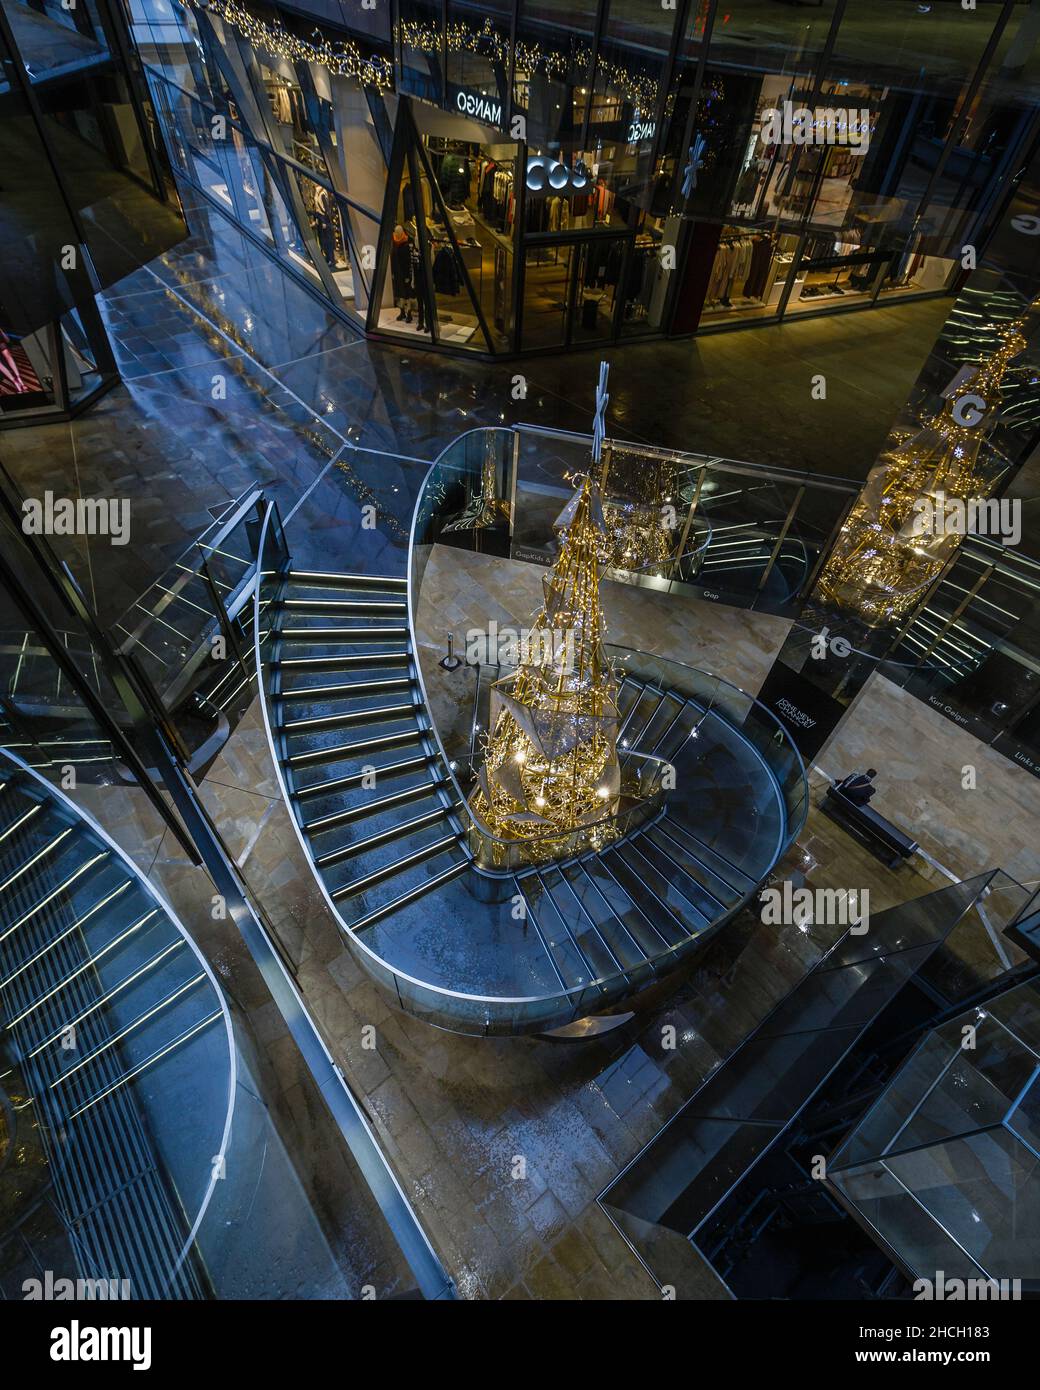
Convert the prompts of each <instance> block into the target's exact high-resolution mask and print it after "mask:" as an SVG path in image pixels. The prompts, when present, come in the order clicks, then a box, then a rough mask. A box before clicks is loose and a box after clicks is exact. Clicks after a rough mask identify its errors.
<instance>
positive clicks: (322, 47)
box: [179, 0, 394, 92]
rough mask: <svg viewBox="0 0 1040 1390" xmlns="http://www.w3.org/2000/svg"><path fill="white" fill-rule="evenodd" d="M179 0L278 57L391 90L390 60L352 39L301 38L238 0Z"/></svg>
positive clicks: (391, 71) (392, 74)
mask: <svg viewBox="0 0 1040 1390" xmlns="http://www.w3.org/2000/svg"><path fill="white" fill-rule="evenodd" d="M179 3H180V4H181V5H182V6H183V8H184V9H186V10H191V9H195V10H207V11H208V12H209V13H210V14H215V15H217V16H218V17H219V18H220V19H221V20H222V21H223V22H224V23H225V24H228V25H230V26H231V28H232V29H234V30H235V32H236V33H237V34H239V35H240V36H241V37H242V38H243V39H245V40H246V42H247V43H251V44H252V45H253V46H254V47H255V48H262V49H263V50H264V51H265V52H266V53H271V54H273V55H274V56H275V57H277V58H284V59H285V60H286V61H287V62H290V63H319V64H320V65H321V66H322V67H323V68H327V69H328V71H329V72H330V73H332V74H333V76H336V77H353V78H354V79H355V80H356V81H357V82H360V83H361V85H362V86H364V87H375V88H376V90H377V91H379V92H387V91H392V90H393V86H394V68H393V63H392V62H391V61H390V60H389V59H388V58H384V57H382V56H380V55H379V54H371V55H369V54H366V53H364V52H363V51H362V49H361V48H360V46H359V45H358V44H356V43H354V41H353V40H352V39H346V38H344V39H338V40H337V41H336V42H335V43H332V42H331V41H330V40H329V38H328V37H327V36H326V35H325V34H323V33H322V32H321V30H319V29H315V30H314V34H313V40H308V39H301V38H300V37H299V36H298V35H296V34H292V33H290V32H289V30H287V29H285V28H284V27H283V26H282V25H281V24H280V23H279V22H278V21H277V20H276V21H275V22H274V23H273V24H268V23H267V21H266V20H263V19H260V18H259V17H258V16H257V15H254V14H252V13H250V11H249V10H247V9H246V8H245V7H244V6H243V5H240V4H239V3H238V0H179Z"/></svg>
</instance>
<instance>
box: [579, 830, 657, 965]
mask: <svg viewBox="0 0 1040 1390" xmlns="http://www.w3.org/2000/svg"><path fill="white" fill-rule="evenodd" d="M578 867H579V868H580V869H581V871H582V873H584V874H587V875H588V877H589V878H590V879H591V880H592V882H593V883H594V884H595V885H596V888H597V889H598V890H599V894H600V897H601V898H603V899H604V901H605V902H606V903H607V904H608V905H609V907H610V909H611V911H612V912H613V913H614V916H615V917H617V918H618V919H619V921H620V922H621V924H622V925H623V927H624V929H625V930H626V931H627V932H628V934H629V936H630V937H631V938H632V940H633V941H635V942H637V943H638V945H639V947H640V950H641V951H642V953H643V956H644V958H645V959H647V960H653V959H654V958H655V957H656V956H659V955H660V954H661V953H662V952H663V951H667V950H668V948H669V947H670V946H671V945H672V944H673V943H674V940H675V933H674V931H673V930H672V929H671V927H670V926H669V927H668V928H667V929H666V930H665V931H663V932H662V931H661V930H660V929H659V927H658V924H657V923H656V922H655V920H654V915H653V912H652V909H651V908H650V906H649V904H650V902H652V901H653V900H652V899H650V900H646V897H645V895H643V901H638V900H637V901H633V899H632V898H631V897H630V896H629V895H628V893H626V892H625V890H624V888H622V886H621V884H620V883H618V881H617V879H616V878H614V877H613V876H612V875H611V873H610V871H609V869H608V868H607V867H606V864H605V863H604V861H603V859H602V858H601V857H600V856H599V855H597V854H589V855H586V857H585V858H584V859H579V860H578Z"/></svg>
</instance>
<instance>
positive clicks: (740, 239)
mask: <svg viewBox="0 0 1040 1390" xmlns="http://www.w3.org/2000/svg"><path fill="white" fill-rule="evenodd" d="M797 242H798V238H797V237H796V236H794V235H793V234H791V233H789V232H788V233H782V232H778V231H776V230H775V229H774V228H771V227H766V228H761V229H757V230H756V229H755V228H752V227H734V226H724V227H723V228H722V230H721V233H720V235H719V244H718V248H717V250H716V252H715V259H714V261H713V262H712V268H711V275H710V278H709V280H708V286H707V290H706V291H705V296H704V308H703V310H702V313H701V322H702V323H712V322H717V321H719V320H724V319H728V318H734V317H739V318H742V319H743V318H755V317H761V318H766V317H770V316H772V315H774V314H775V313H776V311H777V306H778V305H779V302H780V296H781V294H782V293H783V288H784V285H785V284H786V283H787V278H788V275H789V273H790V269H791V266H792V264H793V262H794V252H795V247H796V246H797Z"/></svg>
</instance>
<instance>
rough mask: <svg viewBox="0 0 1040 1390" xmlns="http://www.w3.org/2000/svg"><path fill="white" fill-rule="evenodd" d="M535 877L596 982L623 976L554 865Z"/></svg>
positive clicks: (618, 965)
mask: <svg viewBox="0 0 1040 1390" xmlns="http://www.w3.org/2000/svg"><path fill="white" fill-rule="evenodd" d="M538 875H539V877H540V878H541V880H542V882H543V883H544V884H545V886H546V888H547V889H548V890H549V896H550V898H552V900H553V902H554V903H555V905H556V908H557V910H558V912H559V914H560V916H561V917H562V919H563V920H564V922H566V924H567V926H568V927H569V928H570V934H571V936H572V937H573V939H574V941H575V943H576V944H577V946H578V949H579V950H580V951H581V953H582V955H583V956H584V957H585V959H586V960H587V961H588V963H589V966H590V968H591V969H592V971H593V975H594V978H595V979H598V980H609V979H611V978H612V977H613V976H615V975H620V974H621V973H622V969H623V968H622V965H621V962H620V961H619V960H618V959H617V957H616V956H615V955H614V954H613V953H612V951H611V950H610V948H609V946H608V945H607V943H606V942H605V941H604V940H603V937H602V936H601V935H600V933H599V932H598V931H597V930H596V927H595V925H594V923H592V922H591V921H590V920H589V918H588V917H587V916H586V914H585V913H584V912H583V911H582V907H581V904H580V903H579V902H578V899H577V898H576V897H575V894H574V889H573V888H572V887H571V885H570V884H569V883H568V882H567V880H566V878H565V877H564V875H563V873H562V871H561V870H560V868H559V867H558V866H557V865H555V864H553V865H550V866H549V867H548V868H545V869H539V871H538Z"/></svg>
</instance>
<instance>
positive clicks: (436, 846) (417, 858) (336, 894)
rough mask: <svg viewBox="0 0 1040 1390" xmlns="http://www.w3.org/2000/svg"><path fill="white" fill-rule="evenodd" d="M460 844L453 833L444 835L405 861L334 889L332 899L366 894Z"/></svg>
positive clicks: (375, 870)
mask: <svg viewBox="0 0 1040 1390" xmlns="http://www.w3.org/2000/svg"><path fill="white" fill-rule="evenodd" d="M458 842H459V837H458V835H456V834H455V832H454V831H453V832H452V833H451V834H450V835H443V836H441V837H440V838H439V839H437V840H433V841H432V842H431V843H430V844H428V845H422V846H421V847H420V848H419V849H417V850H413V851H412V853H411V854H408V855H405V857H404V858H403V859H394V860H392V861H391V862H390V863H389V864H384V865H382V866H381V867H380V868H378V869H373V870H372V872H371V873H368V874H363V875H362V876H361V878H356V879H353V880H351V882H349V883H344V884H343V885H342V886H341V887H339V888H336V889H334V891H333V893H332V897H333V899H334V901H336V902H342V901H343V899H344V898H354V897H357V895H358V894H359V893H364V892H366V891H367V890H368V889H369V888H374V887H375V886H376V884H379V883H383V882H385V880H386V879H389V878H394V877H395V876H396V875H397V874H399V873H402V872H403V871H404V870H405V869H410V868H413V867H414V866H415V865H417V864H422V863H423V862H424V861H425V860H427V859H432V858H434V856H435V855H438V854H443V853H444V852H445V851H446V850H449V849H451V848H452V847H453V846H456V845H457V844H458Z"/></svg>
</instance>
